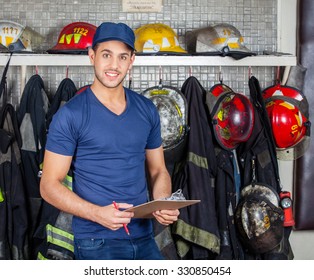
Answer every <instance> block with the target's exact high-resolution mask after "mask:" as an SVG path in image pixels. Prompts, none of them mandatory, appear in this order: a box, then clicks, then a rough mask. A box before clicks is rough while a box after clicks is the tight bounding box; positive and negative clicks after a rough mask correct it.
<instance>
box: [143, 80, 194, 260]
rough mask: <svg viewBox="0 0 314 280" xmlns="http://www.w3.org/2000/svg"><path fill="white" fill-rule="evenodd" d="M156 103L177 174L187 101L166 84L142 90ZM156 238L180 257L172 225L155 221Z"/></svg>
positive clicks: (169, 160)
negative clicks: (171, 229) (175, 244)
mask: <svg viewBox="0 0 314 280" xmlns="http://www.w3.org/2000/svg"><path fill="white" fill-rule="evenodd" d="M141 94H142V95H144V96H146V97H147V98H148V99H150V100H151V101H152V102H153V103H154V104H155V106H156V108H157V110H158V113H159V116H160V126H161V138H162V146H163V149H164V156H165V163H166V167H167V169H168V172H169V174H170V175H171V174H172V173H173V169H174V165H175V164H176V162H179V161H181V160H182V157H183V156H184V148H185V143H186V138H187V134H188V126H187V114H188V112H187V101H186V98H185V96H184V95H183V94H182V92H181V91H179V90H178V89H176V88H174V87H170V86H165V85H163V84H162V79H160V83H159V85H158V86H155V87H151V88H148V89H146V90H145V91H143V92H142V93H141ZM153 226H154V233H155V240H156V242H157V245H158V246H159V249H160V251H161V253H162V254H163V256H164V257H165V258H166V259H176V258H177V255H176V253H175V246H174V243H173V240H172V236H171V232H170V228H169V227H164V226H162V225H160V224H159V223H158V222H156V221H154V223H153Z"/></svg>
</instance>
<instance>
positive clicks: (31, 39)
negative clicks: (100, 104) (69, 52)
mask: <svg viewBox="0 0 314 280" xmlns="http://www.w3.org/2000/svg"><path fill="white" fill-rule="evenodd" d="M43 40H44V37H43V36H41V35H40V34H39V33H37V32H36V31H34V30H32V29H31V28H29V27H28V26H23V25H21V24H19V23H17V22H13V21H8V20H0V44H1V45H2V46H4V49H7V50H8V51H10V52H20V51H26V52H33V51H36V50H39V49H40V46H41V43H42V42H43Z"/></svg>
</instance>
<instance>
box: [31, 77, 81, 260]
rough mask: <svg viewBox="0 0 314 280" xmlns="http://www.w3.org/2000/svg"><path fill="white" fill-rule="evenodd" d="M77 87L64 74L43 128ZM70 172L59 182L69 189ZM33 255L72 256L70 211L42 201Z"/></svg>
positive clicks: (68, 258)
mask: <svg viewBox="0 0 314 280" xmlns="http://www.w3.org/2000/svg"><path fill="white" fill-rule="evenodd" d="M76 93H77V89H76V86H75V84H74V83H73V81H72V80H71V79H69V78H65V79H63V80H62V81H61V83H60V85H59V87H58V89H57V91H56V93H55V95H54V97H53V99H52V101H51V105H50V108H49V110H48V113H47V130H48V131H49V125H50V123H51V120H52V118H53V116H54V114H55V113H56V112H57V111H58V110H59V109H60V108H61V107H62V106H63V105H64V104H65V103H66V102H67V101H69V100H70V99H71V98H72V97H73V96H75V94H76ZM72 181H73V174H72V171H71V170H70V171H69V172H68V174H67V176H66V178H65V179H64V180H63V185H64V186H65V187H67V188H68V189H70V190H72ZM34 239H35V240H36V242H35V243H36V244H37V246H36V257H37V259H38V260H47V259H51V260H73V259H74V241H73V240H74V237H73V231H72V215H71V214H69V213H65V212H63V211H61V210H59V209H57V208H55V207H54V206H52V205H50V204H49V203H47V202H46V201H43V206H42V209H41V213H40V218H39V225H38V227H37V229H36V231H35V233H34Z"/></svg>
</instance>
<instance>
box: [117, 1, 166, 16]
mask: <svg viewBox="0 0 314 280" xmlns="http://www.w3.org/2000/svg"><path fill="white" fill-rule="evenodd" d="M161 10H162V0H122V11H123V12H139V13H150V12H161Z"/></svg>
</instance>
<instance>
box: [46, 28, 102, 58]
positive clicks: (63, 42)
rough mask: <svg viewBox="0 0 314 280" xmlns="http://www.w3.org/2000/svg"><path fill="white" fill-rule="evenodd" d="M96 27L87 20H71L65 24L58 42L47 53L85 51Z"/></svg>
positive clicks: (79, 52)
mask: <svg viewBox="0 0 314 280" xmlns="http://www.w3.org/2000/svg"><path fill="white" fill-rule="evenodd" d="M96 29H97V27H96V26H95V25H92V24H90V23H87V22H73V23H71V24H69V25H67V26H65V27H64V28H63V29H62V30H61V32H60V34H59V37H58V43H57V44H56V45H55V46H54V47H52V48H51V49H49V50H47V52H48V53H64V54H66V53H72V54H82V53H87V51H88V48H89V47H91V46H92V44H93V37H94V35H95V32H96Z"/></svg>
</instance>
